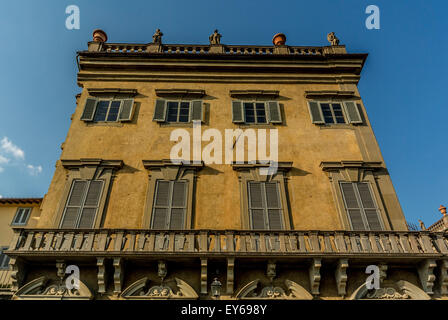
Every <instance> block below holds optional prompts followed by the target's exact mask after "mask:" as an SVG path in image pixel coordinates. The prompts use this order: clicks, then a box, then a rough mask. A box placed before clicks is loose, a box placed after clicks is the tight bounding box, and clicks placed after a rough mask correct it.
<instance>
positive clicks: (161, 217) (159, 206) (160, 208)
mask: <svg viewBox="0 0 448 320" xmlns="http://www.w3.org/2000/svg"><path fill="white" fill-rule="evenodd" d="M169 197H170V182H169V181H157V187H156V193H155V199H154V209H153V217H152V228H153V229H166V228H167V227H168V226H167V221H168V219H167V217H168V208H169Z"/></svg>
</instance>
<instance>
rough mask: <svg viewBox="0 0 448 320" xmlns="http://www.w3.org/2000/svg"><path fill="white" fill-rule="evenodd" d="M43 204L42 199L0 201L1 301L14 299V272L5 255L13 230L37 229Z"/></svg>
mask: <svg viewBox="0 0 448 320" xmlns="http://www.w3.org/2000/svg"><path fill="white" fill-rule="evenodd" d="M41 203H42V199H41V198H1V199H0V299H10V298H11V297H12V291H11V285H12V277H11V274H12V271H11V270H10V269H9V257H8V256H7V255H6V254H5V252H6V251H7V250H8V249H9V244H10V243H11V240H12V239H13V235H14V232H13V229H12V228H16V227H18V228H23V227H28V228H33V227H35V226H36V225H37V221H38V220H39V216H40V204H41Z"/></svg>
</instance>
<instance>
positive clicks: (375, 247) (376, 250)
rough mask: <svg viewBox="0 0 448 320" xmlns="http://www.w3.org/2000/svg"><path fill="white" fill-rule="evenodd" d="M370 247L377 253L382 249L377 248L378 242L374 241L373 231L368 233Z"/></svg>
mask: <svg viewBox="0 0 448 320" xmlns="http://www.w3.org/2000/svg"><path fill="white" fill-rule="evenodd" d="M369 240H370V247H371V248H372V251H373V252H374V253H378V252H379V251H383V250H382V248H378V243H377V241H376V235H375V234H374V233H370V234H369Z"/></svg>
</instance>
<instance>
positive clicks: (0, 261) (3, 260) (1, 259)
mask: <svg viewBox="0 0 448 320" xmlns="http://www.w3.org/2000/svg"><path fill="white" fill-rule="evenodd" d="M6 250H8V247H2V248H0V270H5V269H9V257H8V256H7V255H6V254H4V251H6Z"/></svg>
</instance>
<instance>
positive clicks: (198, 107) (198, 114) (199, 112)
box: [190, 100, 204, 121]
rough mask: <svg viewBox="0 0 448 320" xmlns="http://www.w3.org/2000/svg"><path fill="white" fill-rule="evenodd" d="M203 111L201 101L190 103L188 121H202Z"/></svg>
mask: <svg viewBox="0 0 448 320" xmlns="http://www.w3.org/2000/svg"><path fill="white" fill-rule="evenodd" d="M203 113H204V110H203V103H202V101H200V100H198V101H192V102H191V105H190V120H191V121H193V120H200V121H204V115H203Z"/></svg>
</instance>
